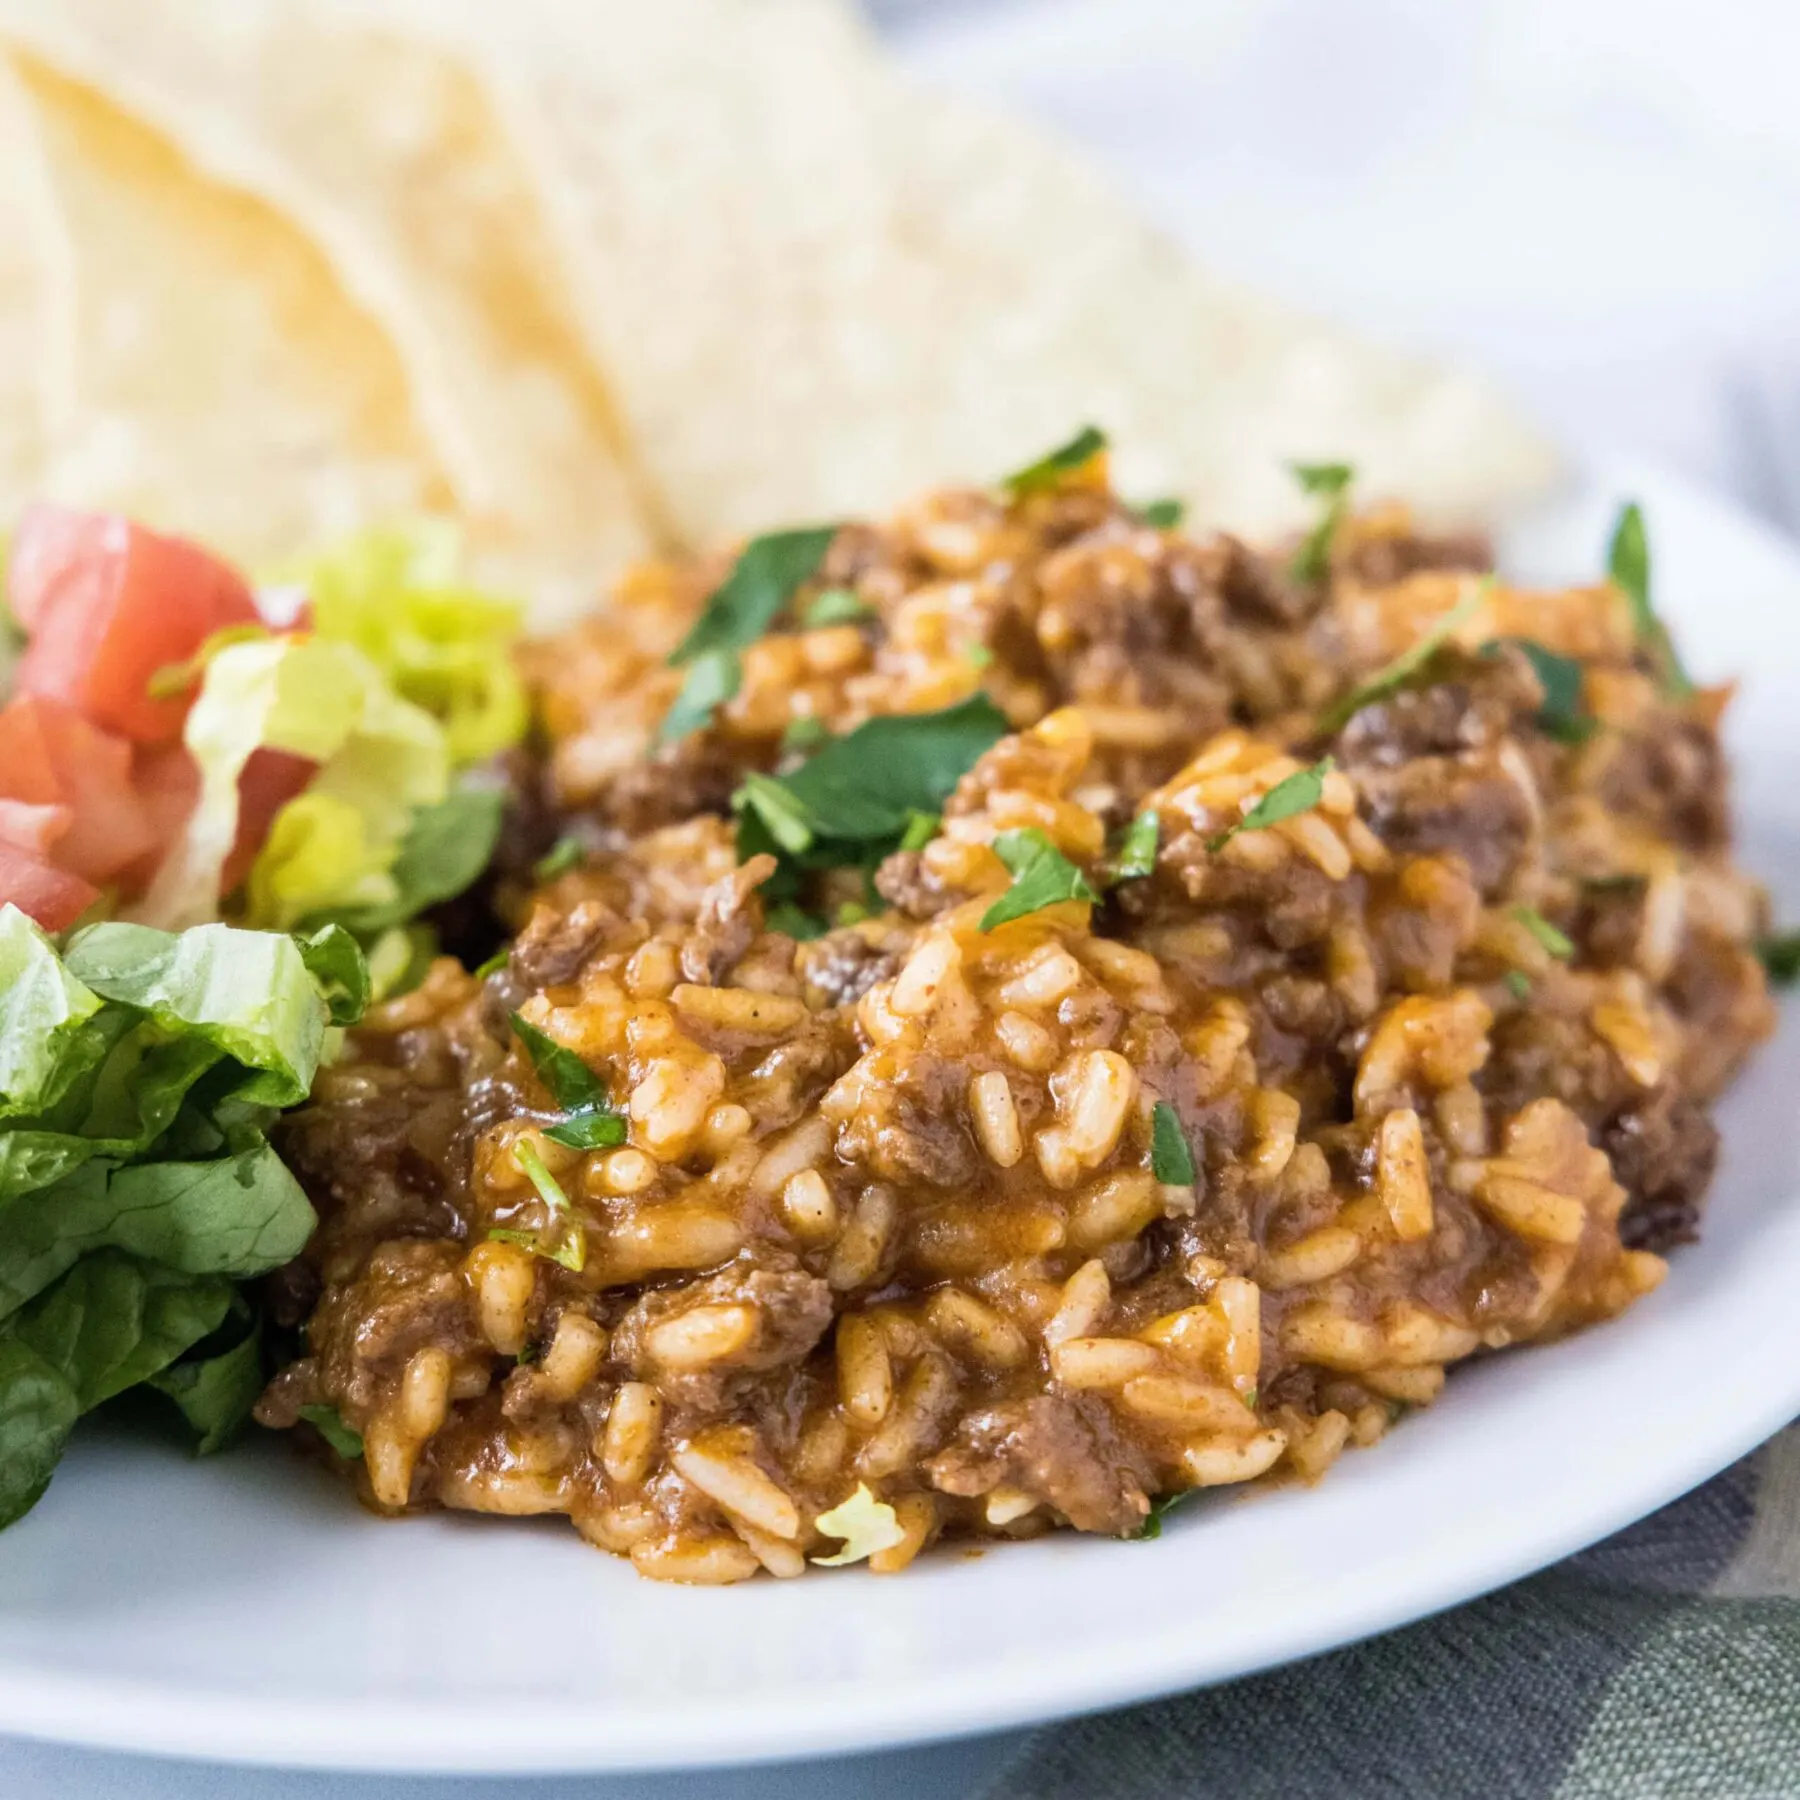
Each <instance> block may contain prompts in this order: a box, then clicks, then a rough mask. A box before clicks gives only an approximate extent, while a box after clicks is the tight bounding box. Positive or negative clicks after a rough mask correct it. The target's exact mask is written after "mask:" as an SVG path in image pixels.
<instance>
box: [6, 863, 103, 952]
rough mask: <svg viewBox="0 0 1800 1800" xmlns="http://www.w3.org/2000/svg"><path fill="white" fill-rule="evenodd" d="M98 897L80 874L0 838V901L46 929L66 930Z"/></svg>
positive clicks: (95, 889)
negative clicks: (55, 867)
mask: <svg viewBox="0 0 1800 1800" xmlns="http://www.w3.org/2000/svg"><path fill="white" fill-rule="evenodd" d="M99 898H100V893H99V890H98V889H97V888H93V887H90V886H89V885H88V884H87V883H86V882H85V881H83V880H82V879H81V878H80V876H78V875H70V874H67V873H66V872H65V871H63V870H62V869H53V868H52V867H51V866H50V865H49V864H48V863H47V862H42V861H40V860H39V859H38V858H37V857H35V856H33V855H32V854H31V852H30V851H29V850H21V849H19V848H18V847H17V846H16V845H14V844H8V843H5V842H3V841H0V901H7V900H10V901H11V902H12V903H13V905H14V906H16V907H17V908H18V909H19V910H20V912H22V913H24V914H26V915H27V916H28V917H30V918H33V919H36V920H37V922H38V923H39V924H40V925H41V926H43V928H44V929H45V930H46V931H67V930H68V928H69V927H70V926H71V925H73V924H74V923H75V921H76V920H77V919H79V918H80V917H81V915H82V914H83V913H84V912H86V911H87V909H88V908H89V907H90V906H92V905H93V904H94V902H95V901H96V900H98V899H99Z"/></svg>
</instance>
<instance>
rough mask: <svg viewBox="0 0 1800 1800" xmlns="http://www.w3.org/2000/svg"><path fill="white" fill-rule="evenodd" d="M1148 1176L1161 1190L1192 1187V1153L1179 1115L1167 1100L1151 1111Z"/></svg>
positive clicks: (1158, 1103) (1156, 1105)
mask: <svg viewBox="0 0 1800 1800" xmlns="http://www.w3.org/2000/svg"><path fill="white" fill-rule="evenodd" d="M1150 1172H1151V1174H1153V1175H1154V1176H1155V1177H1156V1179H1157V1180H1158V1181H1160V1182H1161V1183H1162V1184H1163V1186H1164V1187H1192V1186H1193V1185H1194V1179H1195V1176H1194V1152H1193V1150H1192V1149H1191V1148H1190V1147H1189V1145H1188V1141H1187V1133H1186V1132H1185V1131H1183V1130H1182V1128H1181V1115H1180V1114H1179V1113H1178V1112H1176V1110H1175V1109H1174V1107H1172V1106H1171V1105H1170V1104H1169V1103H1168V1101H1166V1100H1159V1101H1157V1103H1156V1104H1155V1106H1153V1107H1152V1108H1151V1109H1150Z"/></svg>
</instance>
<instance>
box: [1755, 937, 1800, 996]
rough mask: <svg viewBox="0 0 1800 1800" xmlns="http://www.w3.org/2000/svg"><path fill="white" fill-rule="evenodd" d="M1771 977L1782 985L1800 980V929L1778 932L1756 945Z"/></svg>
mask: <svg viewBox="0 0 1800 1800" xmlns="http://www.w3.org/2000/svg"><path fill="white" fill-rule="evenodd" d="M1756 954H1757V955H1758V956H1760V957H1761V958H1762V966H1763V967H1764V968H1765V969H1767V970H1768V972H1769V979H1770V980H1771V981H1773V982H1775V983H1776V984H1777V985H1779V986H1781V987H1787V986H1788V985H1789V984H1790V983H1791V982H1794V981H1797V980H1800V931H1782V932H1777V933H1776V934H1775V935H1774V936H1773V937H1766V938H1764V939H1762V941H1761V942H1760V943H1759V944H1758V945H1757V946H1756Z"/></svg>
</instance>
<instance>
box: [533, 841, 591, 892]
mask: <svg viewBox="0 0 1800 1800" xmlns="http://www.w3.org/2000/svg"><path fill="white" fill-rule="evenodd" d="M586 855H587V851H586V850H585V849H584V848H583V847H582V843H581V839H580V838H578V837H559V838H558V839H557V840H556V842H555V843H554V844H552V845H551V846H550V848H549V849H548V850H546V851H545V852H544V854H543V855H542V856H540V857H539V858H538V859H537V861H536V862H535V863H533V864H532V865H531V879H532V880H533V881H535V882H538V883H540V884H541V883H543V882H547V881H554V880H555V879H556V878H557V876H559V875H566V874H568V872H569V871H570V870H571V869H578V868H580V867H581V864H582V860H583V858H584V857H585V856H586Z"/></svg>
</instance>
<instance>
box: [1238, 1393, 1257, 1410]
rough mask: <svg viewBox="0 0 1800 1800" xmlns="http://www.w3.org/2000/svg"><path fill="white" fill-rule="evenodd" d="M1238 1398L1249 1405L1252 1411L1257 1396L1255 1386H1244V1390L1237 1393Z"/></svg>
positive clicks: (1254, 1407)
mask: <svg viewBox="0 0 1800 1800" xmlns="http://www.w3.org/2000/svg"><path fill="white" fill-rule="evenodd" d="M1238 1398H1239V1399H1240V1400H1242V1401H1243V1403H1244V1404H1245V1405H1246V1406H1247V1407H1249V1409H1250V1410H1251V1411H1252V1412H1255V1411H1256V1402H1257V1398H1258V1393H1257V1390H1256V1389H1255V1388H1253V1387H1248V1388H1245V1389H1244V1391H1243V1392H1242V1393H1241V1394H1239V1395H1238Z"/></svg>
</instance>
